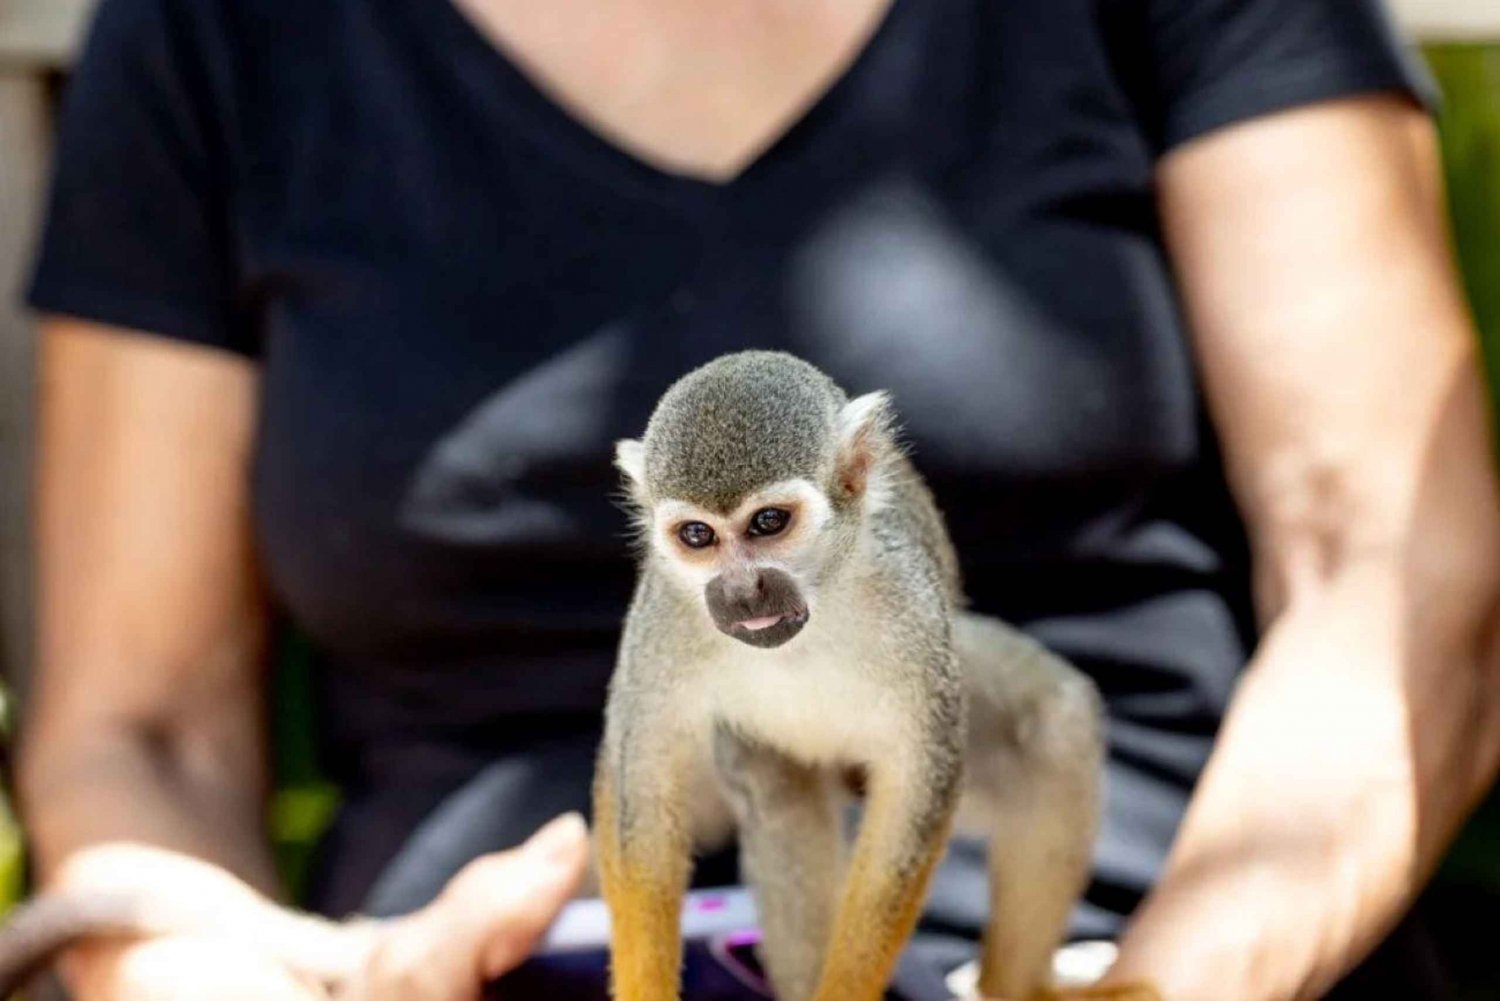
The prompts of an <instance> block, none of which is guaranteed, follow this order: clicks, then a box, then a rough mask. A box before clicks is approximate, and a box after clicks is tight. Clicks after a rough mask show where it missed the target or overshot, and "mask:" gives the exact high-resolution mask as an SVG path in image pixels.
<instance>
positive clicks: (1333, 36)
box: [1130, 0, 1438, 151]
mask: <svg viewBox="0 0 1500 1001" xmlns="http://www.w3.org/2000/svg"><path fill="white" fill-rule="evenodd" d="M1140 29H1141V33H1140V35H1138V36H1137V38H1140V39H1141V40H1142V41H1144V43H1145V44H1144V45H1143V46H1142V49H1143V51H1141V52H1140V53H1139V55H1138V57H1137V58H1136V59H1133V60H1130V62H1132V63H1133V65H1134V67H1135V68H1136V72H1137V73H1138V74H1139V75H1140V76H1141V77H1142V78H1143V79H1138V80H1136V81H1133V82H1134V83H1135V84H1137V86H1136V87H1135V88H1132V89H1135V90H1136V91H1137V94H1138V99H1139V100H1140V103H1141V105H1142V114H1143V117H1144V118H1145V119H1146V124H1147V126H1148V128H1149V129H1150V131H1151V132H1152V133H1153V135H1152V138H1153V139H1154V141H1155V142H1156V144H1157V146H1158V148H1159V149H1160V150H1163V151H1165V150H1167V149H1170V148H1172V147H1174V146H1177V145H1180V144H1181V143H1184V142H1186V141H1188V140H1189V139H1192V138H1195V137H1196V136H1199V135H1202V134H1203V133H1205V132H1209V131H1211V130H1213V129H1216V128H1220V127H1222V126H1225V125H1229V124H1232V123H1234V122H1237V121H1241V120H1244V119H1247V118H1254V117H1256V116H1259V115H1264V114H1268V113H1270V112H1273V111H1279V110H1283V109H1286V108H1291V107H1295V106H1297V105H1302V104H1309V103H1312V102H1315V101H1321V100H1327V99H1331V98H1337V97H1347V96H1353V95H1357V94H1362V93H1375V92H1380V91H1395V92H1404V93H1406V94H1408V95H1410V96H1411V97H1412V98H1413V99H1415V100H1416V101H1418V102H1421V103H1423V104H1425V105H1428V106H1434V105H1435V104H1436V103H1437V100H1438V94H1437V90H1436V87H1435V86H1434V85H1433V83H1432V81H1431V78H1430V77H1429V75H1428V74H1427V72H1426V69H1425V67H1424V66H1423V65H1422V63H1421V60H1420V57H1419V56H1418V55H1417V53H1416V52H1415V51H1413V50H1412V49H1410V48H1408V47H1407V46H1406V45H1405V44H1404V43H1403V42H1402V41H1401V39H1400V37H1399V36H1398V34H1397V32H1396V30H1395V28H1394V26H1393V24H1392V22H1391V20H1390V17H1389V15H1388V14H1387V12H1386V10H1385V7H1384V4H1383V3H1382V0H1144V23H1143V24H1141V25H1140ZM1142 36H1143V37H1142Z"/></svg>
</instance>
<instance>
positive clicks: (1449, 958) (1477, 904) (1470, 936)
mask: <svg viewBox="0 0 1500 1001" xmlns="http://www.w3.org/2000/svg"><path fill="white" fill-rule="evenodd" d="M1427 58H1428V63H1429V65H1431V67H1432V70H1433V73H1434V75H1435V76H1436V77H1437V80H1438V83H1439V85H1440V86H1441V87H1442V89H1443V96H1444V107H1443V112H1442V116H1441V118H1440V121H1439V124H1440V127H1441V133H1442V141H1443V161H1444V166H1445V169H1446V172H1447V179H1448V201H1449V209H1450V214H1451V218H1452V225H1453V239H1454V243H1455V246H1456V249H1457V251H1458V257H1459V263H1460V265H1461V267H1462V269H1463V274H1464V282H1465V284H1466V286H1467V288H1468V293H1469V301H1470V303H1471V304H1472V305H1473V308H1474V317H1475V319H1476V320H1477V321H1478V323H1479V329H1480V334H1481V338H1482V340H1483V342H1484V349H1485V358H1486V367H1487V370H1488V375H1489V380H1490V386H1491V388H1492V394H1493V391H1494V389H1495V388H1496V387H1500V44H1491V45H1438V46H1431V47H1429V48H1428V50H1427ZM1428 898H1429V905H1430V906H1429V920H1430V924H1431V931H1432V933H1433V939H1434V943H1435V947H1436V949H1437V951H1438V954H1439V955H1440V957H1441V959H1442V961H1443V963H1444V965H1445V966H1446V967H1447V968H1448V970H1449V971H1450V972H1451V973H1452V974H1453V976H1454V977H1455V979H1456V980H1457V983H1456V984H1455V985H1454V989H1455V993H1454V997H1455V1001H1459V999H1461V1001H1480V999H1494V998H1500V964H1497V963H1496V962H1495V957H1494V944H1493V942H1492V941H1491V938H1492V935H1491V934H1490V933H1489V932H1488V931H1487V929H1488V928H1489V927H1490V926H1492V924H1493V921H1494V918H1495V915H1497V914H1500V794H1495V793H1492V794H1491V795H1490V798H1489V800H1488V801H1487V802H1486V803H1485V804H1484V805H1482V806H1481V807H1480V809H1479V811H1478V813H1477V814H1476V815H1475V817H1474V818H1473V820H1472V821H1471V822H1470V823H1469V825H1468V827H1467V828H1466V829H1465V831H1464V833H1463V834H1462V835H1461V836H1460V837H1459V839H1458V842H1457V843H1456V844H1455V845H1454V846H1453V850H1452V851H1451V852H1450V853H1449V855H1448V859H1447V861H1446V863H1445V864H1444V866H1443V868H1442V870H1441V872H1440V873H1439V874H1438V877H1437V879H1436V881H1435V882H1434V885H1433V887H1432V889H1431V890H1430V891H1429V893H1428Z"/></svg>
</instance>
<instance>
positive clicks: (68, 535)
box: [19, 320, 274, 888]
mask: <svg viewBox="0 0 1500 1001" xmlns="http://www.w3.org/2000/svg"><path fill="white" fill-rule="evenodd" d="M40 380H41V414H40V420H41V436H40V441H39V445H38V451H37V454H38V459H39V471H38V478H39V491H38V511H37V547H38V561H39V569H40V575H39V602H40V604H39V635H38V672H37V677H36V683H35V686H34V689H33V690H34V693H35V695H34V702H33V704H32V705H31V706H29V707H28V713H27V718H26V724H27V725H26V730H25V739H24V742H23V745H22V755H21V758H20V765H19V785H20V794H21V802H22V805H23V809H24V813H25V819H26V822H27V827H28V830H29V833H30V835H31V840H32V846H33V848H34V851H35V854H36V858H37V860H38V861H39V862H40V863H41V870H42V873H43V875H44V877H51V876H53V875H55V874H56V871H57V868H58V866H59V865H61V864H62V863H63V862H64V860H65V859H67V857H68V856H69V854H70V853H72V852H74V851H75V850H77V849H78V848H80V847H82V846H84V845H88V844H92V843H96V842H100V841H118V840H133V841H141V842H147V843H150V844H153V845H159V846H162V847H166V848H176V849H180V850H182V851H185V852H187V853H189V854H192V855H195V856H197V857H199V858H204V859H208V860H211V861H214V862H218V863H221V864H222V865H224V866H225V867H226V868H228V869H230V870H231V871H233V872H235V873H237V874H238V875H241V876H243V877H245V878H246V879H248V880H250V881H251V882H252V883H254V884H256V885H258V886H260V887H262V888H269V887H270V886H272V884H273V879H274V874H273V869H272V867H271V864H270V854H269V851H268V849H267V846H266V844H265V842H264V840H263V838H262V823H261V819H262V816H263V803H264V797H265V791H266V775H265V767H264V760H265V756H266V755H265V750H264V747H263V744H264V738H263V733H262V701H263V696H262V687H263V669H262V660H263V647H264V633H265V625H264V617H263V612H262V607H261V599H260V596H259V593H258V587H257V581H256V575H255V572H254V565H253V560H252V557H251V546H250V542H249V537H250V530H249V524H248V522H249V515H248V507H249V505H248V501H247V490H246V477H247V470H248V455H249V449H250V441H251V434H252V426H253V422H254V411H255V394H256V383H257V378H256V370H255V367H254V364H253V363H252V362H250V361H249V360H246V359H241V358H236V357H233V356H231V355H228V354H225V353H223V352H219V351H213V350H210V349H207V348H199V347H195V346H191V345H184V344H180V343H175V342H171V341H166V340H163V339H159V338H152V337H146V336H142V335H133V334H129V333H127V332H125V331H118V330H114V331H111V330H106V329H103V328H100V327H97V326H94V325H91V324H86V323H82V322H78V321H71V320H53V321H50V322H47V323H45V324H44V326H43V330H42V337H41V352H40Z"/></svg>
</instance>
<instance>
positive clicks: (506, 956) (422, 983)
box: [351, 814, 588, 1001]
mask: <svg viewBox="0 0 1500 1001" xmlns="http://www.w3.org/2000/svg"><path fill="white" fill-rule="evenodd" d="M587 861H588V834H587V830H586V828H585V827H584V824H583V820H582V818H580V817H578V815H576V814H569V815H567V816H564V817H559V818H558V819H557V820H554V821H552V822H551V823H549V824H547V825H546V826H545V827H543V828H542V829H541V830H539V831H538V832H537V833H536V834H535V835H533V836H532V837H531V839H530V840H529V841H527V842H526V843H525V844H524V845H522V846H521V847H520V848H517V849H514V850H512V851H508V852H498V853H496V854H493V855H486V856H484V857H482V858H479V859H476V860H475V861H473V862H471V863H469V864H468V865H467V866H465V867H464V869H463V870H462V871H460V872H459V873H458V875H456V876H454V877H453V879H452V880H451V881H450V882H449V883H448V886H447V887H446V888H444V890H443V892H442V894H441V895H440V896H439V897H438V898H437V900H435V901H433V902H432V903H431V904H430V905H428V906H427V907H425V908H423V909H422V910H420V911H418V912H416V913H415V914H413V915H411V916H410V917H408V918H405V919H403V920H401V921H398V922H396V923H394V924H393V925H392V926H390V928H389V929H388V930H387V931H386V932H385V933H384V934H383V936H382V938H381V940H380V942H379V944H378V945H377V946H376V948H375V950H374V953H373V955H372V956H371V959H370V962H369V963H368V965H367V967H366V969H365V970H364V971H363V972H362V974H361V976H360V977H359V978H358V985H357V988H356V989H355V990H353V991H352V992H351V995H352V996H353V997H355V998H358V999H359V1001H398V999H399V1001H474V999H475V998H477V997H479V994H480V992H481V990H482V988H483V986H484V984H485V983H486V982H488V981H490V980H493V979H494V978H495V977H498V976H500V975H501V974H502V973H504V972H506V971H507V970H509V969H511V968H512V967H514V966H515V965H516V964H518V963H520V962H521V961H522V960H523V959H525V958H526V956H527V955H528V954H529V953H530V951H531V949H532V948H533V947H534V946H535V944H536V941H537V940H538V939H539V938H540V937H541V936H542V934H543V932H545V931H546V929H547V926H548V925H549V924H551V922H552V920H553V919H554V918H555V917H556V916H557V912H558V911H559V910H561V908H562V906H563V905H564V904H565V903H567V901H568V899H569V898H570V897H571V896H572V895H573V893H574V892H575V891H576V890H577V887H578V884H579V883H580V882H581V881H582V879H583V875H584V872H585V869H586V866H587Z"/></svg>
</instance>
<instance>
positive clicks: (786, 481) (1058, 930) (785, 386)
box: [594, 351, 1142, 1001]
mask: <svg viewBox="0 0 1500 1001" xmlns="http://www.w3.org/2000/svg"><path fill="white" fill-rule="evenodd" d="M617 465H618V466H619V468H620V470H621V471H622V472H623V473H624V476H625V479H626V480H627V487H628V495H629V501H630V503H631V506H632V507H633V509H634V514H635V516H636V520H637V523H638V529H639V533H640V536H641V540H642V543H643V545H642V554H641V560H640V573H639V579H638V581H637V585H636V590H635V595H634V598H633V600H632V603H631V606H630V612H629V615H628V616H627V618H626V621H625V632H624V636H623V639H622V642H621V647H620V654H619V661H618V664H617V666H616V669H615V674H614V677H613V679H612V681H611V685H610V693H609V703H608V708H607V711H606V722H605V734H604V741H603V745H602V747H601V749H600V755H599V762H598V768H597V772H596V778H595V790H594V796H595V836H596V839H597V845H598V855H599V858H598V862H599V867H600V875H601V877H602V881H603V887H604V893H605V897H606V898H607V900H608V903H609V908H610V913H611V918H612V923H613V928H614V933H613V934H614V940H613V945H612V949H613V962H612V978H613V983H614V996H615V998H616V1001H676V999H677V997H678V994H679V990H680V983H679V966H680V963H681V941H680V935H679V931H678V915H679V912H680V907H681V899H682V896H683V893H684V892H685V889H686V887H687V884H688V877H689V869H690V866H691V858H692V854H693V851H694V848H695V847H696V846H699V845H702V844H704V843H710V842H713V841H715V840H719V839H722V838H724V837H726V836H727V834H728V833H729V832H730V830H731V829H737V830H738V835H739V840H740V849H741V859H742V867H743V869H744V871H745V875H746V878H747V881H748V882H749V883H750V885H751V887H752V889H753V891H754V893H755V896H756V899H757V904H758V908H759V911H760V913H761V916H762V924H763V933H764V943H763V961H764V963H765V965H766V968H767V972H768V974H769V976H770V979H771V983H772V985H773V987H774V988H775V991H776V996H777V997H778V998H780V999H782V1001H877V999H879V998H880V997H881V996H882V995H883V992H884V990H885V987H886V984H887V981H888V980H889V978H890V976H891V973H892V971H893V968H894V966H895V963H896V960H897V956H898V953H899V952H900V950H901V948H902V947H903V945H904V944H905V942H906V940H907V938H908V937H909V936H910V934H911V932H912V930H913V927H914V926H915V923H916V920H917V917H918V911H919V909H920V907H921V904H922V901H923V898H924V895H925V891H926V889H927V885H928V880H929V876H930V875H931V873H932V870H933V867H934V866H935V865H936V863H937V861H938V860H939V858H940V857H941V856H942V855H943V852H944V849H945V844H946V841H947V838H948V834H949V831H950V828H951V825H952V823H953V822H954V820H955V818H957V819H958V820H959V821H960V822H961V823H963V824H964V825H965V826H966V827H967V826H977V827H979V828H980V829H982V831H983V832H984V833H985V834H987V835H989V836H990V837H991V839H992V841H993V843H995V844H997V845H998V846H999V850H998V851H993V852H991V858H990V869H991V877H992V878H991V889H990V895H991V916H990V922H989V927H988V930H987V932H986V934H985V936H984V941H983V946H982V955H981V976H980V982H979V988H980V993H981V994H982V995H984V996H986V997H990V998H1005V999H1009V1001H1029V999H1035V998H1040V997H1051V996H1054V995H1050V994H1048V993H1047V988H1046V985H1047V983H1048V981H1049V974H1050V969H1051V957H1052V953H1053V951H1054V949H1055V947H1056V946H1057V945H1058V943H1059V941H1060V939H1061V938H1062V936H1063V934H1064V931H1065V928H1066V924H1067V919H1068V914H1069V911H1070V910H1071V907H1072V905H1073V902H1074V901H1075V900H1076V899H1077V897H1078V896H1079V894H1080V893H1081V891H1082V889H1083V886H1084V883H1085V880H1086V879H1087V874H1088V871H1089V863H1090V857H1091V852H1092V845H1093V839H1094V835H1095V828H1096V823H1097V811H1098V803H1099V781H1100V774H1101V768H1102V760H1101V756H1102V752H1101V724H1100V709H1099V699H1098V695H1097V692H1096V691H1095V689H1094V687H1093V685H1092V683H1091V682H1090V681H1089V680H1088V679H1087V678H1086V677H1085V676H1083V675H1082V674H1081V673H1079V672H1078V671H1077V670H1075V669H1074V668H1073V667H1072V666H1070V665H1069V664H1067V663H1065V662H1064V661H1063V660H1061V659H1059V658H1058V657H1055V656H1053V655H1051V654H1049V653H1048V652H1047V651H1046V650H1045V649H1044V648H1043V647H1041V646H1040V645H1038V644H1037V643H1035V642H1033V641H1031V640H1030V639H1028V638H1026V637H1024V636H1022V635H1021V634H1020V633H1018V632H1016V631H1015V630H1013V629H1011V628H1009V627H1007V626H1005V625H1004V624H1002V623H1000V622H998V621H996V620H994V619H989V618H984V617H980V616H977V615H972V614H968V613H965V612H963V611H962V610H961V608H962V604H963V598H962V592H961V590H960V581H959V573H958V566H957V560H956V558H955V556H954V553H953V549H952V546H951V545H950V544H949V541H948V538H947V534H946V531H945V529H944V526H943V522H942V518H941V516H940V514H939V512H938V510H937V507H936V506H935V504H934V502H933V499H932V496H931V495H930V494H929V493H928V491H927V488H926V486H925V485H924V484H923V482H922V480H921V478H920V476H919V474H918V473H917V472H916V470H915V469H914V468H913V466H912V465H911V463H910V462H909V461H908V460H907V458H906V457H905V456H904V455H903V453H902V451H901V449H900V447H899V446H898V444H897V441H896V436H895V428H894V416H893V413H892V409H891V405H890V403H889V401H888V399H887V397H886V396H885V395H884V394H882V393H871V394H869V395H866V396H860V397H856V398H854V399H849V398H848V397H847V396H846V395H845V394H844V393H843V391H842V390H840V389H839V388H838V386H836V385H835V384H834V383H833V382H832V381H831V380H830V379H829V378H828V377H827V376H826V375H824V374H823V373H822V372H820V371H819V370H818V369H816V368H815V367H813V366H812V365H810V364H808V363H806V362H803V361H801V360H799V359H796V358H794V357H792V356H790V355H786V354H780V353H771V352H763V351H752V352H745V353H741V354H733V355H727V356H724V357H721V358H719V359H718V360H716V361H713V362H711V363H709V364H707V365H705V366H703V367H702V368H699V369H697V370H696V371H693V372H691V373H689V374H688V375H686V376H685V377H683V378H682V379H681V380H679V381H678V382H677V383H676V384H675V385H673V386H672V387H671V388H670V389H669V390H668V391H667V393H666V394H665V395H664V396H663V398H662V400H661V402H660V403H659V404H658V405H657V408H656V410H655V412H654V413H653V415H652V416H651V419H650V422H649V423H648V425H647V427H646V432H645V435H644V437H643V438H642V439H641V440H639V441H635V440H629V441H622V442H620V443H619V445H618V448H617ZM966 765H967V767H965V766H966ZM856 792H857V793H858V794H859V795H860V796H861V797H862V799H863V811H862V817H861V820H860V824H859V832H858V835H857V837H856V838H855V840H854V843H853V845H852V850H851V849H850V848H849V847H848V846H847V841H848V839H847V838H846V837H845V817H846V805H847V802H848V799H849V797H850V795H851V793H856ZM1081 996H1082V995H1081ZM1086 996H1090V997H1112V996H1116V995H1113V994H1110V993H1107V992H1096V993H1092V994H1087V995H1086ZM1137 996H1142V995H1138V994H1135V993H1134V992H1130V993H1126V992H1121V993H1120V994H1119V995H1118V997H1121V998H1125V997H1137Z"/></svg>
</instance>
